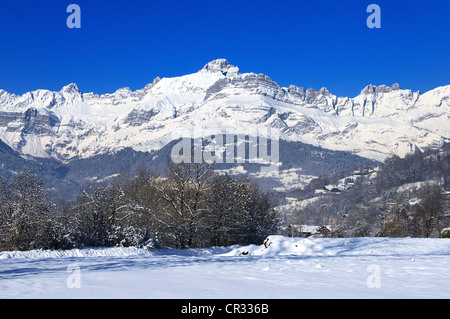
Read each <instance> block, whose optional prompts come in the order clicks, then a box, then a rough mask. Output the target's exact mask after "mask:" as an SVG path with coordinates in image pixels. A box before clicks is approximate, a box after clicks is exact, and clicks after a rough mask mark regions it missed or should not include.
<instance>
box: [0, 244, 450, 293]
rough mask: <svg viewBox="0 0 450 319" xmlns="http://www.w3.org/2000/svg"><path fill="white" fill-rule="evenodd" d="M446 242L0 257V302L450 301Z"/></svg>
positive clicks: (98, 251) (130, 250)
mask: <svg viewBox="0 0 450 319" xmlns="http://www.w3.org/2000/svg"><path fill="white" fill-rule="evenodd" d="M449 273H450V240H449V239H418V238H395V239H394V238H340V239H332V238H286V237H281V236H269V237H268V239H267V240H266V241H265V242H264V243H263V244H262V245H260V246H258V245H251V246H246V247H241V246H240V247H215V248H208V249H190V250H144V249H136V248H102V249H98V248H95V249H94V248H92V249H83V250H69V251H27V252H0V298H33V299H34V298H64V299H69V298H127V299H128V298H159V299H223V298H226V299H241V298H245V299H266V298H267V299H279V298H283V299H291V298H295V299H301V298H321V299H324V298H326V299H329V298H352V299H353V298H357V299H361V298H370V299H372V298H445V299H446V298H450V276H449Z"/></svg>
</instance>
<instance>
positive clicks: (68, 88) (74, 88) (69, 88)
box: [60, 83, 81, 93]
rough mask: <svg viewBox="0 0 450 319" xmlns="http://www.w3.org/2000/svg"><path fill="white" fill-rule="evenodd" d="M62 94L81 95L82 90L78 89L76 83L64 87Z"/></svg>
mask: <svg viewBox="0 0 450 319" xmlns="http://www.w3.org/2000/svg"><path fill="white" fill-rule="evenodd" d="M60 92H63V93H81V92H80V89H79V88H78V86H77V85H76V84H75V83H70V84H68V85H66V86H64V87H63V88H62V89H61V91H60Z"/></svg>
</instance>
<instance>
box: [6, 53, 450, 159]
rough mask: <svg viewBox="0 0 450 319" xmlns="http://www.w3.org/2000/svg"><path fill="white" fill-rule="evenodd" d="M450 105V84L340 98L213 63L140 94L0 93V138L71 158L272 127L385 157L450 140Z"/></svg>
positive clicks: (374, 89) (368, 90)
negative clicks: (203, 134)
mask: <svg viewBox="0 0 450 319" xmlns="http://www.w3.org/2000/svg"><path fill="white" fill-rule="evenodd" d="M449 105H450V85H449V86H443V87H438V88H436V89H434V90H431V91H429V92H426V93H425V94H420V93H419V92H412V91H411V90H404V89H401V88H400V86H399V85H398V84H393V85H392V86H390V87H388V86H385V85H381V86H374V85H368V86H366V87H365V88H364V89H363V90H362V91H361V93H360V94H359V95H358V96H356V97H354V98H350V97H339V96H335V95H333V94H332V93H330V92H329V91H328V90H327V89H326V88H321V89H320V90H318V91H316V90H314V89H311V88H310V89H305V88H301V87H297V86H294V85H291V86H289V87H287V88H285V87H281V86H279V85H278V84H277V83H276V82H274V81H273V80H272V79H271V78H270V77H268V76H266V75H263V74H256V73H244V74H241V73H240V71H239V68H238V67H236V66H233V65H231V64H229V63H228V61H227V60H225V59H218V60H214V61H211V62H209V63H208V64H206V65H205V66H204V67H203V68H202V69H201V70H199V71H198V72H196V73H193V74H188V75H185V76H180V77H175V78H162V79H160V78H156V79H155V80H154V81H153V82H152V83H150V84H148V85H147V86H145V87H144V88H143V89H141V90H137V91H131V90H130V89H129V88H122V89H119V90H117V91H116V92H114V93H112V94H104V95H96V94H94V93H82V92H80V90H79V89H78V87H77V86H76V84H69V85H67V86H65V87H63V88H62V89H61V91H59V92H51V91H48V90H37V91H33V92H28V93H26V94H24V95H22V96H16V95H14V94H9V93H7V92H6V91H4V90H0V139H1V140H3V141H4V142H5V143H7V144H8V145H9V146H11V147H12V148H13V149H14V150H16V151H19V152H21V153H22V154H24V155H31V156H37V157H51V158H55V159H58V160H63V161H69V160H70V159H74V158H88V157H90V156H93V155H96V154H103V153H107V152H111V151H117V150H120V149H124V148H127V147H131V148H133V149H135V150H138V151H151V150H156V149H160V148H161V147H163V146H164V145H166V144H167V143H168V142H170V141H171V140H173V139H174V138H176V137H177V136H178V137H179V136H182V135H183V134H184V135H185V134H186V132H187V131H188V132H192V131H193V130H194V129H198V128H199V127H200V129H201V130H203V131H204V132H211V131H221V132H225V130H226V129H227V128H233V129H235V130H237V131H239V130H240V131H241V132H242V133H245V134H255V132H256V131H257V130H258V129H260V128H273V129H276V130H278V131H279V132H280V134H281V135H280V136H281V138H282V139H285V140H292V141H300V142H304V143H309V144H312V145H316V146H322V147H324V148H328V149H333V150H342V151H350V152H353V153H354V154H357V155H361V156H364V157H368V158H371V159H375V160H383V159H384V158H385V157H386V156H389V155H392V154H397V155H404V154H406V153H407V152H410V151H414V150H415V149H416V148H419V149H420V148H426V147H434V146H441V145H442V144H443V143H445V142H448V141H449V140H450V125H448V119H449V107H450V106H449ZM191 136H192V135H191Z"/></svg>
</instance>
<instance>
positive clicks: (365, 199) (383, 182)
mask: <svg viewBox="0 0 450 319" xmlns="http://www.w3.org/2000/svg"><path fill="white" fill-rule="evenodd" d="M339 181H344V183H345V184H346V185H347V186H348V187H346V188H345V189H343V190H342V191H339V192H328V193H326V194H320V195H317V192H316V190H323V189H324V188H325V186H326V185H335V184H338V183H339ZM448 190H450V145H449V144H447V145H445V146H444V147H443V148H441V149H430V150H426V151H423V152H422V151H417V152H415V153H412V154H408V155H406V156H405V157H403V158H400V157H398V156H392V157H390V158H388V159H386V160H385V161H384V162H383V163H382V164H381V165H380V166H378V167H377V168H376V170H369V172H368V173H364V174H360V173H356V174H355V171H354V170H350V171H343V172H339V173H332V174H330V175H327V176H322V177H318V178H316V179H314V180H312V181H311V182H310V183H309V184H308V185H307V186H306V187H305V188H304V189H302V190H301V191H300V192H299V193H298V194H297V196H298V198H299V200H300V201H306V202H309V204H307V205H304V206H302V208H301V209H297V210H296V211H295V212H294V213H293V214H291V215H290V216H288V218H287V220H286V223H287V224H292V225H294V224H296V225H298V224H312V225H329V228H330V229H331V234H330V236H335V237H349V236H393V237H407V236H411V237H439V236H440V235H441V230H442V229H444V228H446V227H450V198H449V195H450V194H449V192H448Z"/></svg>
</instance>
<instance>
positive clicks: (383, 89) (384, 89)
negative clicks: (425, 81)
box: [361, 83, 401, 94]
mask: <svg viewBox="0 0 450 319" xmlns="http://www.w3.org/2000/svg"><path fill="white" fill-rule="evenodd" d="M397 90H401V88H400V85H399V84H398V83H394V84H392V86H390V87H389V86H387V85H379V86H376V85H373V84H369V85H367V86H366V87H365V88H364V89H363V90H362V91H361V93H365V94H374V93H389V92H392V91H397Z"/></svg>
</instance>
